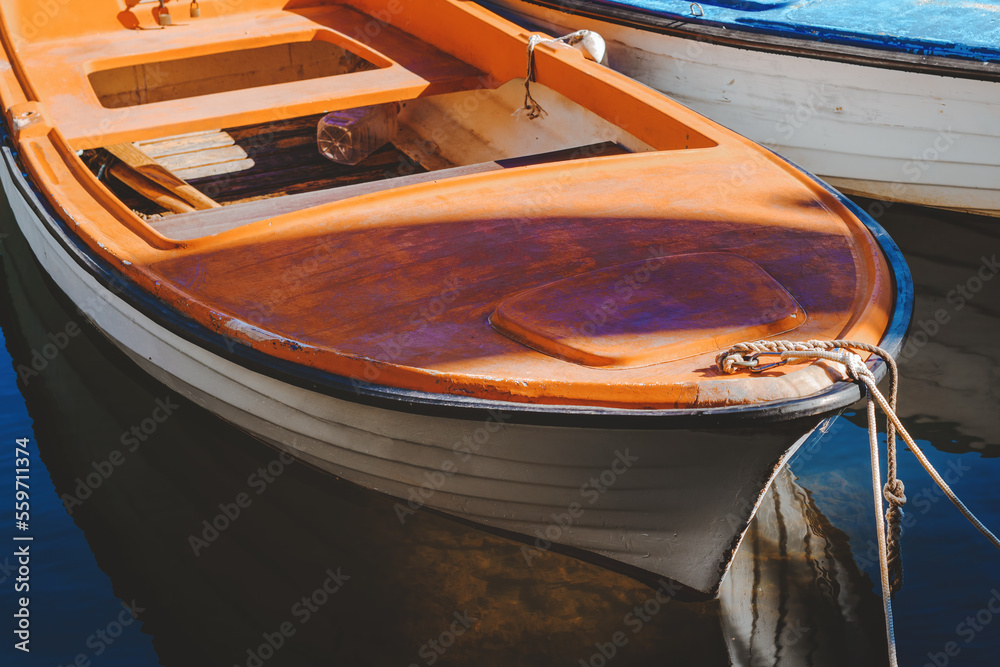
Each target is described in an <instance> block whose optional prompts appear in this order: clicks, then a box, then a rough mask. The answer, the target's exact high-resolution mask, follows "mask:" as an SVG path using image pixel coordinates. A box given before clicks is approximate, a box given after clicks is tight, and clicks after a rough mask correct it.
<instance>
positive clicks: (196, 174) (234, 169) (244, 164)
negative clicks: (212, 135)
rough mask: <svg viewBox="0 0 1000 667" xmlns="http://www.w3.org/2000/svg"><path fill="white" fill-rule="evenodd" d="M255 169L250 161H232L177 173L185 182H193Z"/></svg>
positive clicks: (182, 170) (181, 170)
mask: <svg viewBox="0 0 1000 667" xmlns="http://www.w3.org/2000/svg"><path fill="white" fill-rule="evenodd" d="M253 167H254V161H253V160H250V159H246V160H230V161H228V162H217V163H215V164H206V165H203V166H200V167H192V168H191V169H178V170H177V171H176V172H175V173H176V174H177V175H178V176H180V177H181V178H183V179H185V180H189V181H193V180H195V179H198V178H209V177H211V176H224V175H225V174H236V173H239V172H241V171H248V170H250V169H253Z"/></svg>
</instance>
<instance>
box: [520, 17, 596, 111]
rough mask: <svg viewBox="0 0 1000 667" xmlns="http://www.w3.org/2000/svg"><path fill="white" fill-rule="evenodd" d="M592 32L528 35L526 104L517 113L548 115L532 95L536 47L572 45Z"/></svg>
mask: <svg viewBox="0 0 1000 667" xmlns="http://www.w3.org/2000/svg"><path fill="white" fill-rule="evenodd" d="M590 32H591V31H590V30H577V31H576V32H571V33H570V34H568V35H563V36H562V37H555V38H551V39H549V38H547V37H541V36H540V35H531V36H530V37H528V71H527V73H526V74H525V75H524V106H523V107H521V108H520V109H517V110H516V111H514V114H515V115H517V116H520V115H521V112H523V111H527V112H528V118H530V119H531V120H534V119H536V118H544V117H545V116H547V115H548V112H546V111H545V109H543V108H542V105H541V104H539V103H538V101H537V100H535V98H534V97H532V96H531V84H532V82H533V81H534V80H535V47H536V46H538V45H539V44H559V43H562V44H568V45H570V46H572V45H574V44H578V43H579V42H582V41H583V39H584V38H585V37H586V36H587V35H589V34H590Z"/></svg>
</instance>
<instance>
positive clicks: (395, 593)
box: [0, 211, 884, 666]
mask: <svg viewBox="0 0 1000 667" xmlns="http://www.w3.org/2000/svg"><path fill="white" fill-rule="evenodd" d="M9 216H10V213H9V211H7V212H5V216H4V220H3V223H2V225H0V229H2V231H4V232H7V233H8V234H9V236H8V237H7V238H5V239H4V240H3V269H4V275H5V284H6V288H5V289H4V290H3V292H2V293H0V323H2V325H3V330H4V332H5V333H7V345H8V349H9V351H10V352H11V355H12V356H13V359H14V367H15V369H16V370H17V371H18V372H19V374H20V375H21V381H20V382H19V387H20V390H21V393H22V394H23V396H24V400H25V403H26V406H27V410H28V412H29V413H30V415H31V416H32V418H33V419H34V422H35V436H36V438H37V443H38V447H39V450H40V453H41V458H42V461H43V462H44V465H45V466H46V468H47V469H48V472H49V473H50V474H51V477H52V481H53V483H54V485H55V491H56V493H57V494H58V495H59V497H60V498H61V499H62V501H63V502H64V504H65V505H66V507H67V511H69V512H70V513H71V516H72V519H73V521H74V522H75V524H76V526H77V528H78V529H79V530H80V531H82V533H83V535H84V536H85V538H86V541H87V543H88V545H89V547H90V550H91V551H92V553H93V558H94V559H95V560H96V563H97V565H98V566H99V567H100V568H101V569H102V570H103V571H104V572H106V573H107V574H108V576H109V577H110V580H111V585H112V588H113V591H114V594H115V595H116V596H118V597H119V598H120V599H122V600H126V601H132V600H134V601H135V604H136V605H137V606H138V607H139V608H141V609H142V610H143V611H142V613H141V614H140V615H139V620H140V621H141V630H142V632H143V633H145V634H147V635H150V636H151V637H152V642H153V646H154V648H155V650H156V653H157V655H158V658H159V660H160V661H161V663H162V664H164V665H248V666H251V665H261V664H272V665H318V664H331V663H332V664H338V665H388V664H402V665H408V664H417V665H430V664H439V665H452V664H453V665H468V664H480V665H515V664H516V665H531V664H538V665H553V664H566V665H577V664H583V665H588V664H589V665H601V664H604V663H605V662H608V658H607V657H608V656H610V655H611V654H613V655H614V664H616V665H645V664H652V663H656V664H663V663H666V664H678V665H729V664H733V663H735V664H739V665H756V664H762V663H761V660H762V659H765V658H766V659H767V660H768V662H767V664H782V665H784V664H787V665H795V664H815V665H826V664H829V665H836V664H847V662H846V661H848V660H849V661H850V664H879V662H880V660H881V656H882V655H884V647H883V646H882V645H881V644H880V641H884V640H881V638H880V635H879V630H880V628H879V625H878V622H865V623H860V624H859V622H858V619H859V618H860V619H870V618H872V617H873V614H874V618H876V619H877V618H878V616H877V615H878V601H877V598H875V597H874V596H873V595H872V592H871V582H870V580H868V578H867V577H866V576H865V575H863V574H862V573H861V572H860V571H859V570H858V568H857V567H856V566H855V564H854V562H853V561H852V560H851V559H850V557H849V554H850V551H849V547H848V545H847V541H846V536H845V535H844V534H843V533H841V532H840V531H839V530H837V529H836V528H834V527H833V526H832V525H831V524H830V523H829V522H828V521H827V520H826V519H825V517H824V516H823V514H822V513H821V512H820V511H819V510H818V509H817V508H816V507H815V505H814V504H813V503H811V501H809V496H808V492H806V491H804V490H803V489H801V488H799V487H798V485H797V484H796V483H795V481H794V479H793V477H792V476H791V475H790V474H787V473H784V474H782V476H781V477H780V478H779V482H778V484H776V488H777V489H779V491H775V492H772V493H771V494H769V496H768V497H767V499H766V500H765V502H764V508H765V509H763V510H762V512H761V517H762V518H759V519H758V520H756V521H755V522H754V524H753V527H752V529H751V533H750V537H749V538H748V541H747V543H748V544H749V545H751V547H752V548H751V547H746V548H743V549H741V550H740V552H739V555H738V556H737V562H736V563H735V564H734V568H733V575H732V576H731V577H730V578H729V580H728V583H727V586H726V592H724V594H723V596H722V598H721V600H719V601H713V602H707V603H682V602H678V601H673V602H669V601H668V600H667V598H664V597H663V596H662V595H661V596H660V597H659V598H658V597H657V595H656V592H655V591H654V590H652V589H651V588H648V587H646V586H644V585H641V584H639V583H637V582H635V581H633V580H631V579H629V578H627V577H624V576H621V575H616V574H613V573H610V572H608V571H605V570H603V569H601V568H598V567H596V566H593V565H588V564H586V563H583V562H580V561H578V560H575V559H573V558H569V557H566V556H562V555H559V554H555V553H546V554H543V555H541V556H535V557H534V559H533V560H532V562H531V564H530V565H529V564H528V563H527V562H526V560H525V558H524V556H523V555H522V550H521V545H520V544H517V543H515V542H511V541H508V540H505V539H502V538H499V537H495V536H491V535H487V534H485V533H482V532H479V531H477V530H475V529H471V528H468V527H466V526H463V525H460V524H457V523H455V522H453V521H450V520H448V519H446V518H443V517H441V516H437V515H434V514H430V513H425V512H418V513H416V514H415V515H413V516H409V517H407V518H406V520H405V522H401V521H400V519H399V518H398V517H397V514H396V512H395V511H394V507H393V501H392V500H390V499H388V498H385V497H382V496H379V495H377V494H374V493H370V492H367V491H364V490H361V489H360V488H358V487H356V486H354V485H351V484H348V483H344V482H341V481H339V480H336V479H334V478H332V477H330V476H328V475H324V474H321V473H319V472H317V471H314V470H312V469H310V468H308V467H306V466H304V465H302V464H299V463H289V462H287V461H288V460H283V459H282V458H280V457H279V454H278V453H277V452H275V451H272V450H271V449H269V448H268V447H266V446H264V445H263V444H261V443H259V442H258V441H256V440H254V439H252V438H250V437H248V436H247V435H245V434H243V433H242V432H240V431H238V430H236V429H234V428H232V427H230V426H229V425H227V424H225V423H223V422H221V421H219V420H218V419H216V418H214V417H213V416H211V415H209V414H207V413H205V412H204V411H202V410H201V409H200V408H198V407H197V406H195V405H193V404H192V403H190V402H188V401H186V400H184V399H183V398H181V397H179V396H176V395H173V394H172V393H171V392H169V391H168V390H167V389H166V388H164V387H163V386H161V385H159V384H157V383H156V382H154V381H153V380H152V379H150V378H148V377H147V376H146V375H144V374H142V373H141V372H140V371H138V370H137V369H136V368H135V367H134V366H133V365H132V364H131V362H130V361H129V360H128V359H127V358H126V357H125V356H124V355H123V354H122V353H121V352H120V351H118V350H117V349H116V348H114V347H113V346H112V345H111V344H110V343H109V342H108V341H106V340H105V339H104V338H103V337H102V336H101V335H100V334H99V333H98V332H96V331H95V330H94V329H93V328H91V327H90V326H89V325H87V324H86V322H85V321H84V320H83V318H82V317H81V316H79V315H78V314H77V313H76V312H75V310H74V309H73V308H72V305H71V304H69V303H67V302H66V300H65V298H64V297H62V296H61V295H59V296H56V295H55V294H54V292H55V289H54V287H53V286H52V285H51V283H49V282H48V281H47V279H44V278H43V277H42V276H41V274H40V270H39V267H38V266H37V264H36V263H35V262H34V260H33V259H31V257H30V252H29V250H28V248H27V245H26V243H25V241H24V239H23V238H22V237H21V236H20V233H19V232H18V231H17V230H16V228H14V227H13V225H12V224H11V221H10V220H9ZM74 326H75V327H79V329H78V330H77V329H75V328H74ZM60 332H62V333H66V334H67V338H66V339H62V338H60V336H59V334H60ZM53 336H55V337H56V339H58V340H65V344H64V345H59V347H61V348H64V349H61V351H59V352H58V353H57V354H55V355H50V354H47V353H45V350H46V346H47V345H49V344H50V343H53V344H54V343H57V342H58V340H54V339H53ZM53 349H54V348H48V351H49V352H51V351H52V350H53ZM39 353H42V354H43V358H42V359H41V361H40V360H39V358H37V355H38V354H39ZM49 356H51V357H52V358H48V357H49ZM33 363H34V364H35V366H34V367H33V366H32V364H33ZM779 494H780V495H779ZM782 499H784V500H782ZM782 502H783V503H784V504H782ZM212 524H214V526H213V525H212ZM52 539H56V538H55V537H53V538H52ZM62 557H63V558H64V559H66V560H67V567H72V562H73V561H75V560H77V559H84V558H86V559H89V558H90V557H91V556H90V554H84V553H65V554H62ZM831 573H832V574H831ZM91 586H92V582H91V581H88V580H84V579H81V580H78V581H74V582H73V583H72V584H71V585H70V586H69V587H67V588H66V589H65V590H61V591H60V595H62V596H68V597H74V598H75V597H86V596H88V595H90V594H91V591H90V587H91ZM324 587H325V588H326V590H324ZM332 589H336V591H335V592H330V591H331V590H332ZM872 628H874V632H872V631H871V630H872ZM282 633H283V634H284V635H285V636H281V635H282ZM616 642H617V645H616ZM80 650H81V646H80V644H79V642H77V641H69V640H67V641H66V646H65V648H64V651H65V655H64V657H63V658H62V660H64V661H65V662H66V663H69V662H70V661H72V660H73V658H74V657H75V655H76V654H77V653H78V652H80ZM768 656H769V657H768ZM803 656H805V657H803ZM88 657H89V658H91V659H93V658H95V656H94V655H93V654H90V655H88ZM102 659H103V660H113V659H114V646H111V647H110V648H108V650H107V654H106V655H105V657H104V658H102ZM802 660H805V662H802ZM94 664H99V663H98V662H97V661H95V663H94Z"/></svg>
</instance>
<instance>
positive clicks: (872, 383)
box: [716, 340, 1000, 667]
mask: <svg viewBox="0 0 1000 667" xmlns="http://www.w3.org/2000/svg"><path fill="white" fill-rule="evenodd" d="M852 349H853V350H861V351H864V352H870V353H872V354H875V355H878V356H879V357H881V358H882V359H884V360H885V362H886V364H887V365H888V367H889V377H890V382H889V397H890V398H889V400H886V398H885V396H883V395H882V392H880V391H879V390H878V386H877V382H876V380H875V375H874V374H873V373H872V372H871V369H869V368H868V366H867V365H865V363H864V361H862V360H861V357H860V356H858V355H857V354H856V353H854V352H852V351H850V350H852ZM761 356H777V357H779V361H777V362H773V363H768V364H765V363H762V362H761V360H760V357H761ZM803 359H814V360H818V359H826V360H828V361H834V362H837V363H839V364H842V365H843V366H844V367H845V368H846V370H847V375H848V376H849V377H850V378H851V379H852V380H855V381H856V382H861V383H863V384H864V385H865V387H867V389H868V396H869V399H868V405H867V412H868V443H869V447H870V450H871V462H872V492H873V495H874V500H875V523H876V530H877V533H878V547H879V569H880V571H881V575H882V577H881V578H882V604H883V608H884V610H885V624H886V639H887V640H888V644H889V663H890V665H892V667H896V666H897V664H898V663H897V660H896V638H895V632H894V630H893V622H892V604H891V598H892V595H893V594H894V593H895V592H896V591H898V590H899V588H900V586H901V585H902V583H903V570H902V560H901V557H900V546H899V537H900V532H901V524H902V516H903V511H902V507H903V505H904V504H905V503H906V495H905V494H904V487H903V482H902V481H901V480H899V479H898V478H897V477H896V433H897V431H898V433H899V435H900V437H902V438H903V440H904V441H905V442H906V444H907V446H908V447H909V448H910V451H911V452H913V454H914V456H916V457H917V460H918V461H919V462H920V465H922V466H923V468H924V470H926V471H927V474H929V475H930V476H931V479H933V480H934V481H935V483H937V485H938V486H939V487H941V490H942V491H943V492H944V494H945V495H946V496H947V497H948V500H950V501H951V502H952V503H953V504H954V505H955V507H957V508H958V510H959V511H960V512H961V513H962V515H963V516H965V518H966V519H968V520H969V522H970V523H971V524H972V525H973V526H975V527H976V528H977V529H978V530H979V532H981V533H982V534H983V535H984V536H985V537H986V538H987V539H988V540H989V541H990V542H992V543H993V546H995V547H996V548H998V549H1000V539H997V537H996V535H994V534H993V533H992V532H990V530H989V529H988V528H987V527H986V526H985V525H983V523H982V522H981V521H980V520H979V519H978V518H977V517H976V515H974V514H973V513H972V511H971V510H969V508H968V507H966V506H965V503H963V502H962V501H961V500H960V499H959V498H958V496H956V495H955V492H954V491H952V490H951V487H949V486H948V483H947V482H945V481H944V478H942V477H941V475H940V474H939V473H938V471H937V470H936V469H935V468H934V466H933V464H931V462H930V460H928V458H927V457H926V456H925V455H924V453H923V451H922V450H921V449H920V447H918V446H917V443H916V442H915V441H914V440H913V438H912V437H911V436H910V434H909V433H908V432H907V431H906V428H905V427H904V426H903V423H902V422H901V421H900V420H899V417H898V416H897V415H896V396H897V387H898V383H899V369H898V368H897V367H896V361H895V359H893V358H892V355H890V354H889V353H888V352H886V351H885V350H883V349H882V348H880V347H878V346H876V345H869V344H867V343H860V342H857V341H849V340H833V341H819V340H810V341H805V342H794V341H784V340H782V341H769V340H765V341H756V342H752V343H738V344H737V345H734V346H732V347H731V348H729V349H728V350H727V351H726V352H723V353H722V354H720V355H719V356H718V357H717V358H716V364H717V365H718V366H719V368H720V369H722V371H723V372H725V373H736V372H738V371H740V370H749V371H751V372H761V371H763V370H767V369H768V368H773V367H775V366H779V365H782V364H784V363H787V362H788V361H793V360H803ZM873 399H874V400H873ZM875 403H878V405H879V407H880V408H882V412H884V413H885V415H886V418H887V427H886V462H887V470H886V483H885V485H884V486H883V487H882V489H881V497H880V494H879V483H880V482H881V478H882V473H881V471H880V470H879V457H878V425H877V423H876V415H875ZM883 497H884V498H885V500H886V502H887V503H888V505H889V507H888V509H887V510H886V513H885V523H884V524H883V523H882V516H881V514H882V498H883ZM887 532H888V536H887V534H886V533H887Z"/></svg>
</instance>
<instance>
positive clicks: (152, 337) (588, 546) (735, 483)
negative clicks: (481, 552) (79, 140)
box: [0, 149, 821, 595]
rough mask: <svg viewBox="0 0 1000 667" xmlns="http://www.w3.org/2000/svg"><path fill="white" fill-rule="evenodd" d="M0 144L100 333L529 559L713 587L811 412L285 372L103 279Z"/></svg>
mask: <svg viewBox="0 0 1000 667" xmlns="http://www.w3.org/2000/svg"><path fill="white" fill-rule="evenodd" d="M4 156H5V160H4V162H5V167H6V168H4V169H3V170H0V171H2V177H3V185H4V190H5V191H6V193H7V197H8V199H9V201H10V205H11V208H12V209H13V212H14V214H15V217H16V219H17V222H18V225H19V227H20V228H21V229H22V231H23V233H24V236H25V237H26V239H27V241H28V243H29V244H30V246H31V248H32V250H33V252H34V254H35V256H36V258H37V259H38V261H39V262H40V263H41V265H42V267H43V269H44V270H45V272H46V273H47V274H48V275H49V276H50V277H51V278H52V279H53V281H54V282H55V283H56V285H57V286H58V287H59V288H60V289H61V290H62V291H63V292H64V293H65V294H66V295H67V296H68V297H69V298H70V299H71V300H72V302H73V303H74V304H76V305H77V307H78V308H79V309H80V310H81V312H82V313H84V315H85V316H86V317H87V318H88V319H89V320H91V321H92V322H93V323H94V325H95V326H96V327H97V328H98V329H99V330H100V331H101V332H102V333H104V334H105V335H106V336H107V337H108V338H109V339H110V340H111V341H112V342H113V343H114V344H115V345H117V346H118V347H119V348H121V349H122V350H123V351H125V353H126V354H128V356H130V357H131V358H132V359H134V360H135V361H136V363H137V364H139V365H140V366H141V367H142V368H143V369H145V370H146V371H148V372H149V373H150V374H151V375H153V376H155V377H156V378H158V379H159V380H160V381H162V382H163V383H164V384H166V385H167V386H168V387H170V388H171V389H173V390H174V391H177V392H179V393H180V394H182V395H184V396H186V397H188V398H190V399H191V400H192V401H194V402H195V403H197V404H198V405H201V406H203V407H205V408H206V409H208V410H210V411H211V412H213V413H215V414H216V415H218V416H220V417H222V418H223V419H225V420H227V421H229V422H231V423H233V424H235V425H237V426H239V427H240V428H242V429H244V430H246V431H248V432H249V433H251V434H253V435H255V436H257V437H259V438H260V439H262V440H264V441H266V442H268V443H270V444H272V445H274V446H275V447H278V448H280V449H282V450H284V451H287V452H289V453H291V454H292V455H294V456H295V457H297V458H299V459H301V460H304V461H306V462H308V463H310V464H312V465H315V466H317V467H319V468H321V469H323V470H326V471H329V472H330V473H333V474H334V475H337V476H338V477H342V478H344V479H347V480H349V481H352V482H355V483H357V484H360V485H362V486H364V487H367V488H369V489H372V490H375V491H379V492H382V493H386V494H389V495H391V496H394V497H396V498H399V499H401V500H400V502H398V503H397V504H396V506H395V509H396V513H397V516H398V517H399V519H400V521H402V522H405V521H406V519H407V518H408V517H409V516H410V515H412V513H413V512H414V511H416V510H417V509H419V508H421V507H427V508H431V509H434V510H439V511H442V512H445V513H448V514H452V515H455V516H457V517H460V518H462V519H465V520H469V521H473V522H475V523H477V524H480V525H483V526H486V527H488V528H491V529H494V530H497V531H506V532H509V533H511V534H513V535H515V536H522V539H523V537H524V536H526V537H527V541H528V543H527V544H525V546H524V548H523V549H522V551H523V553H524V556H525V559H526V560H527V561H528V562H529V563H530V562H531V560H533V559H534V558H537V557H541V556H542V555H543V554H544V552H545V551H546V550H548V549H549V548H552V549H557V550H566V551H569V552H571V553H575V554H578V555H583V556H586V557H588V558H589V557H591V556H592V557H593V558H596V559H597V560H599V561H600V562H603V563H606V564H609V565H612V566H614V567H618V568H620V569H623V570H625V571H628V572H630V573H633V574H636V575H637V576H644V575H651V579H652V580H655V579H657V578H660V577H666V578H668V579H671V580H674V581H676V582H679V583H681V584H683V585H685V586H687V587H689V588H690V589H692V590H693V591H697V592H698V593H700V594H707V595H715V594H716V593H717V591H718V587H719V585H720V583H721V581H722V579H723V577H724V576H725V573H726V571H727V569H728V567H729V564H730V562H731V560H732V557H733V553H734V552H735V551H736V548H737V546H738V545H739V542H740V540H741V539H742V536H743V534H744V532H745V530H746V528H747V525H748V523H749V521H750V519H751V518H752V516H753V512H754V510H755V509H756V507H757V505H758V504H759V502H760V501H761V498H762V497H763V495H764V492H765V491H766V489H767V487H768V485H769V483H770V481H771V479H773V477H774V475H775V474H776V472H777V471H778V470H779V469H780V467H781V465H782V464H783V463H784V461H785V460H786V458H787V457H788V456H789V455H791V453H793V452H794V451H795V449H797V447H798V446H799V445H800V444H801V443H802V442H803V441H804V440H805V438H806V437H807V435H808V432H810V430H811V427H812V426H813V425H815V424H816V423H817V422H819V421H820V420H821V417H815V418H812V419H811V420H806V421H803V420H799V421H796V422H788V423H781V424H776V425H772V426H770V427H754V428H746V429H743V428H740V429H728V430H715V431H691V430H631V429H601V428H578V427H572V426H567V427H554V426H534V425H525V424H515V423H513V422H512V421H511V419H510V416H509V415H505V414H504V413H502V412H497V413H493V414H491V415H490V416H489V417H488V418H486V419H485V420H484V421H469V420H464V419H455V418H442V417H435V416H428V415H421V414H410V413H406V412H398V411H395V410H387V409H384V408H379V407H373V406H371V405H365V404H362V403H355V402H350V401H345V400H341V399H338V398H334V397H331V396H328V395H325V394H322V393H319V392H316V391H311V390H308V389H304V388H302V387H299V386H295V385H292V384H288V383H285V382H283V381H280V380H277V379H275V378H272V377H269V376H266V375H263V374H260V373H257V372H254V371H251V370H248V369H247V368H245V367H243V366H241V365H239V364H236V363H233V362H231V361H229V360H227V359H224V358H222V357H220V356H219V355H217V354H214V353H212V352H210V351H208V350H206V349H205V348H203V347H201V346H198V345H196V344H194V343H193V342H191V341H189V340H187V339H185V338H183V337H181V336H178V335H176V334H174V333H172V332H171V331H169V330H167V329H165V328H164V327H162V326H160V325H159V324H157V323H156V322H154V321H152V320H151V319H150V318H148V317H147V316H145V315H144V314H143V313H142V312H140V311H139V310H137V309H136V308H135V307H133V306H132V305H130V304H129V303H128V302H126V300H124V299H123V298H121V296H120V294H119V293H117V292H116V291H115V290H112V289H108V288H107V287H105V286H104V285H103V284H102V283H101V282H100V281H98V280H97V279H96V278H95V276H94V275H92V274H91V273H90V272H89V271H88V270H87V269H86V268H85V267H84V266H83V265H82V264H81V263H80V262H79V261H78V258H77V257H76V256H74V253H75V252H77V250H76V249H73V248H68V247H67V246H65V245H64V244H63V243H62V242H60V240H59V239H57V238H56V236H55V235H54V234H53V233H51V232H50V230H49V229H48V227H47V224H46V222H45V221H44V220H43V218H44V217H47V216H48V214H47V213H45V212H44V209H43V208H42V207H41V205H40V203H38V201H37V199H36V197H35V193H34V191H33V190H31V189H30V188H29V187H27V184H26V181H25V180H24V178H23V176H22V175H21V173H20V170H19V169H18V168H17V166H16V164H15V163H14V162H13V158H12V156H11V154H10V152H9V150H6V149H5V150H4ZM15 180H17V181H19V183H18V184H15ZM29 200H31V201H32V202H33V203H32V204H29ZM550 543H551V544H550Z"/></svg>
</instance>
